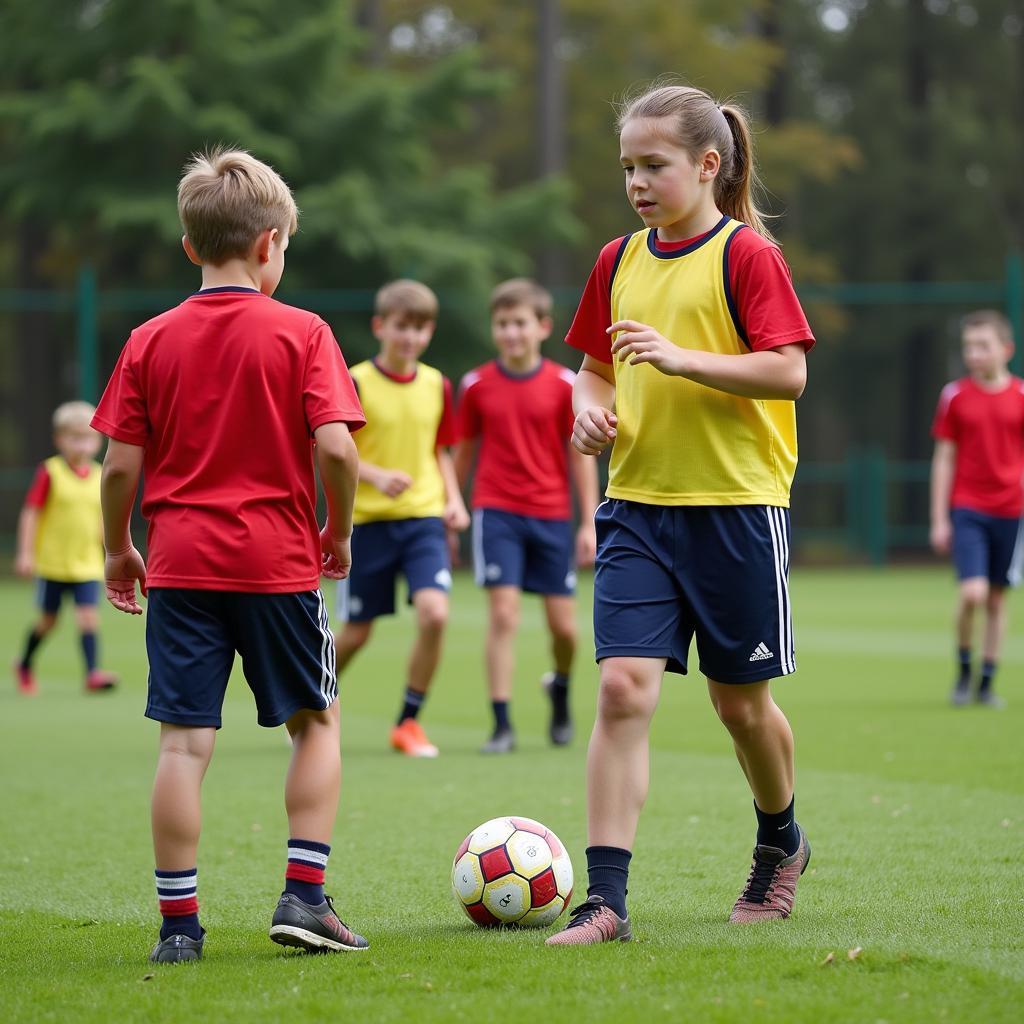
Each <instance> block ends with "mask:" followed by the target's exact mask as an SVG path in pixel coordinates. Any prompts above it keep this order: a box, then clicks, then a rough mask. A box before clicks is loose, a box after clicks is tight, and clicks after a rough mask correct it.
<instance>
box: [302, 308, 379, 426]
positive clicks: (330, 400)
mask: <svg viewBox="0 0 1024 1024" xmlns="http://www.w3.org/2000/svg"><path fill="white" fill-rule="evenodd" d="M302 398H303V403H304V406H305V411H306V422H307V423H308V424H309V432H310V433H311V434H312V433H313V431H315V430H316V429H317V427H322V426H323V425H324V424H325V423H339V422H340V423H344V424H345V425H346V426H347V427H348V429H349V430H352V431H355V430H358V429H359V428H360V427H365V426H366V416H365V415H363V407H362V405H360V404H359V396H358V395H357V394H356V389H355V386H354V385H353V383H352V377H351V376H350V375H349V372H348V367H347V366H346V365H345V357H344V356H343V355H342V354H341V349H340V348H339V347H338V342H337V341H336V340H335V337H334V335H333V334H332V333H331V329H330V327H328V326H327V324H325V323H324V322H323V321H322V320H319V321H317V323H316V324H315V326H314V327H313V329H312V332H311V334H310V338H309V345H308V347H307V350H306V369H305V375H304V379H303V382H302Z"/></svg>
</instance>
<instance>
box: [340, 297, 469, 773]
mask: <svg viewBox="0 0 1024 1024" xmlns="http://www.w3.org/2000/svg"><path fill="white" fill-rule="evenodd" d="M374 309H375V313H374V317H373V321H372V327H373V333H374V336H375V337H376V338H377V341H378V342H379V343H380V353H379V355H377V356H376V357H375V358H374V359H368V360H366V361H365V362H362V363H359V364H357V365H356V366H353V367H352V379H353V380H354V381H355V385H356V388H357V389H358V391H359V397H360V400H361V402H362V404H363V408H364V409H365V410H366V419H367V425H366V427H365V428H364V429H363V430H361V431H360V432H359V434H358V436H357V437H356V448H357V449H358V450H359V487H358V490H357V491H356V505H355V514H354V522H355V529H354V531H353V533H352V573H351V574H350V575H349V576H348V578H347V579H345V580H343V581H342V582H341V583H340V584H339V587H338V617H339V618H340V619H341V621H342V622H343V623H344V626H342V628H341V629H340V630H339V631H338V632H337V634H336V638H335V639H336V643H337V657H338V672H339V673H342V672H344V671H345V668H346V667H347V666H348V664H349V662H350V661H351V660H352V658H353V657H354V656H355V655H356V653H357V652H358V651H359V650H360V649H361V648H362V647H363V646H364V645H365V644H366V642H367V641H368V640H369V639H370V634H371V632H372V631H373V623H374V620H375V619H377V618H378V617H379V616H381V615H393V614H394V611H395V578H396V576H397V575H398V574H399V573H401V574H402V575H403V576H404V577H405V580H406V584H407V587H408V594H409V603H410V604H411V605H412V606H413V608H414V609H415V612H416V639H415V640H414V641H413V647H412V651H411V652H410V655H409V661H408V666H407V669H406V676H405V688H404V691H403V695H402V701H401V708H400V710H399V713H398V718H397V719H396V721H395V725H394V727H393V728H392V730H391V746H392V747H393V748H394V749H395V750H397V751H399V753H402V754H405V755H406V756H408V757H437V747H436V746H434V744H433V743H431V742H430V740H429V739H428V738H427V735H426V733H425V732H424V731H423V727H422V725H420V722H419V717H418V716H419V714H420V711H421V710H422V708H423V704H424V702H425V701H426V699H427V692H428V691H429V689H430V684H431V682H432V680H433V678H434V674H435V672H436V671H437V666H438V662H439V661H440V659H441V648H442V644H443V641H444V630H445V625H446V624H447V622H448V592H449V591H450V590H451V585H452V573H451V556H450V554H449V550H448V535H447V531H448V530H464V529H466V527H467V526H468V525H469V514H468V513H467V512H466V506H465V505H464V504H463V501H462V495H461V494H460V493H459V486H458V482H457V481H456V479H455V470H454V467H453V466H452V460H451V456H450V455H449V454H448V446H449V445H451V444H454V442H455V420H454V411H453V408H452V389H451V384H450V383H449V381H448V379H447V378H446V377H444V376H442V374H441V373H440V372H439V371H438V370H435V369H434V368H433V367H432V366H427V365H426V364H425V363H421V362H420V356H421V355H422V354H423V353H424V351H426V348H427V346H428V345H429V344H430V339H431V337H432V336H433V334H434V327H435V325H436V323H437V313H438V305H437V297H436V296H435V295H434V293H433V292H432V291H431V290H430V289H429V288H428V287H427V286H426V285H424V284H420V283H419V282H418V281H408V280H400V281H392V282H391V283H390V284H386V285H384V287H383V288H381V289H380V291H379V292H377V297H376V301H375V304H374Z"/></svg>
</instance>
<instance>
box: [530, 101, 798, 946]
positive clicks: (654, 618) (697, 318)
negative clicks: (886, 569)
mask: <svg viewBox="0 0 1024 1024" xmlns="http://www.w3.org/2000/svg"><path fill="white" fill-rule="evenodd" d="M618 127H619V149H620V163H621V167H622V173H623V175H624V178H625V186H626V195H627V197H628V199H629V202H630V205H631V206H632V207H633V209H634V210H635V211H636V213H637V215H638V216H639V217H640V219H641V220H642V221H643V223H644V227H643V229H642V230H640V231H637V232H635V233H634V234H631V235H626V236H625V237H624V238H618V239H615V240H614V241H612V242H609V243H608V244H607V245H606V246H605V247H604V249H603V250H602V251H601V254H600V256H599V257H598V261H597V265H596V266H595V268H594V270H593V271H592V273H591V276H590V280H589V281H588V282H587V286H586V289H585V291H584V293H583V298H582V299H581V301H580V305H579V308H578V310H577V312H576V318H575V320H574V321H573V324H572V327H571V328H570V330H569V334H568V338H567V341H568V342H569V344H570V345H573V346H574V347H576V348H579V349H582V350H583V352H584V353H585V355H584V359H583V365H582V368H581V370H580V373H579V374H578V376H577V378H576V385H575V393H574V404H575V407H576V410H577V417H576V424H575V427H574V429H573V444H574V445H575V446H576V447H577V448H578V450H579V451H581V452H584V453H585V454H588V455H598V454H600V453H601V452H602V451H604V450H605V449H606V448H607V447H608V446H609V445H611V446H612V456H611V465H610V468H609V479H608V491H607V494H608V500H607V501H605V502H604V504H602V505H601V507H600V508H599V509H598V512H597V517H596V519H597V563H596V565H597V568H596V573H595V578H594V633H595V643H596V646H597V659H598V661H599V662H600V666H601V668H600V674H601V682H600V691H599V694H598V712H597V721H596V723H595V725H594V732H593V735H592V736H591V740H590V749H589V751H588V757H587V804H588V807H587V816H588V833H589V841H590V846H589V847H588V849H587V868H588V874H589V888H588V895H587V899H586V901H585V902H584V903H582V904H581V905H580V906H578V907H576V908H575V909H574V910H573V912H572V914H571V918H570V921H569V923H568V925H567V926H566V928H565V929H564V930H563V931H561V932H559V933H557V934H556V935H553V936H552V937H551V938H550V939H548V943H549V944H550V945H591V944H594V943H600V942H611V941H623V942H624V941H627V940H628V939H630V938H631V937H632V929H631V926H630V922H629V918H628V916H627V913H626V885H627V878H628V872H629V863H630V860H631V858H632V848H633V843H634V840H635V837H636V830H637V824H638V822H639V819H640V811H641V809H642V807H643V803H644V800H645V799H646V796H647V787H648V778H649V763H648V762H649V751H648V736H649V730H650V721H651V718H652V716H653V714H654V711H655V708H656V706H657V704H658V696H659V693H660V691H661V686H662V682H663V677H664V675H665V672H666V670H667V671H670V672H678V673H685V672H686V669H687V658H688V654H689V647H690V642H691V640H692V639H693V637H694V636H696V640H697V652H698V654H699V657H700V671H701V673H702V674H703V675H704V676H705V677H706V679H707V689H708V695H709V697H710V698H711V703H712V705H713V706H714V709H715V711H716V712H717V714H718V717H719V719H720V720H721V722H722V724H723V725H724V726H725V727H726V729H728V731H729V734H730V736H731V738H732V741H733V746H734V749H735V751H736V756H737V758H738V760H739V763H740V767H741V768H742V770H743V773H744V775H745V776H746V779H747V782H748V784H749V786H750V789H751V791H752V793H753V797H754V813H755V817H756V821H757V838H756V840H755V847H754V857H753V864H752V866H751V870H750V874H749V875H748V878H747V882H746V884H745V885H744V886H743V889H742V891H741V893H740V895H739V898H738V899H737V900H736V902H735V904H734V905H733V908H732V913H731V914H730V917H729V920H730V921H732V922H734V923H748V922H758V921H771V920H778V919H781V918H785V917H788V916H789V914H790V911H791V910H792V908H793V903H794V900H795V899H796V886H797V881H798V880H799V878H800V875H801V873H802V872H803V870H804V869H805V868H806V866H807V862H808V860H809V859H810V847H809V845H808V843H807V838H806V836H805V835H804V832H803V829H801V828H800V826H799V825H798V824H797V822H796V818H795V816H794V796H793V792H794V788H793V787H794V763H793V733H792V731H791V729H790V727H789V723H788V722H787V720H786V717H785V715H784V714H783V713H782V710H781V709H780V708H779V707H778V706H777V705H776V704H775V702H774V700H773V699H772V693H771V688H770V683H769V681H770V680H771V679H773V678H775V677H776V676H783V675H788V674H789V673H791V672H793V671H795V669H796V660H795V655H794V648H793V629H792V620H791V617H790V605H789V591H788V583H787V577H788V572H789V539H790V525H789V491H790V484H791V482H792V479H793V473H794V470H795V468H796V459H797V445H796V413H795V408H794V400H795V399H796V398H798V397H799V396H800V394H801V393H802V392H803V389H804V384H805V382H806V374H807V369H806V359H805V354H806V352H807V350H808V349H809V348H810V347H811V345H812V344H813V336H812V334H811V331H810V328H809V327H808V325H807V320H806V318H805V317H804V314H803V311H802V310H801V308H800V303H799V301H798V300H797V298H796V295H795V293H794V291H793V285H792V282H791V280H790V275H789V270H788V268H787V266H786V264H785V261H784V260H783V258H782V253H781V252H780V250H779V248H778V246H777V245H775V244H774V243H773V241H772V240H771V238H770V236H769V235H768V232H767V230H766V228H765V226H764V222H763V218H762V216H761V215H760V213H759V212H758V210H757V208H756V206H755V204H754V201H753V189H754V187H755V185H756V178H755V174H754V165H753V153H752V146H751V139H750V131H749V128H748V127H747V121H746V117H745V116H744V114H743V112H742V111H741V110H740V109H739V108H737V107H734V106H731V105H727V104H719V103H717V102H716V101H715V100H714V99H712V98H711V97H710V96H709V95H708V94H707V93H705V92H703V91H702V90H700V89H694V88H689V87H685V86H679V85H666V86H655V87H653V88H651V89H649V90H648V91H646V92H645V93H643V94H642V95H640V96H638V97H636V98H635V99H633V100H631V101H629V102H628V103H626V104H625V105H624V107H623V109H622V111H621V113H620V116H619V124H618Z"/></svg>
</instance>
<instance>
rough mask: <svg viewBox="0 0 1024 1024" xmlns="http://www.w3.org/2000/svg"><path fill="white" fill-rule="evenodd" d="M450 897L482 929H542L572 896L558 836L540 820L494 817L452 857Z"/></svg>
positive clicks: (566, 857) (565, 857) (569, 871)
mask: <svg viewBox="0 0 1024 1024" xmlns="http://www.w3.org/2000/svg"><path fill="white" fill-rule="evenodd" d="M452 892H453V894H454V895H455V898H456V900H458V902H459V906H460V907H462V909H463V910H465V912H466V913H467V914H468V915H469V916H470V917H471V918H472V919H473V920H474V921H475V922H476V923H477V924H478V925H480V927H482V928H493V927H495V926H496V925H503V924H515V925H519V926H521V927H526V928H542V927H544V926H545V925H549V924H551V922H552V921H554V920H555V919H556V918H557V917H558V915H559V914H561V912H562V911H563V910H564V909H565V906H566V904H567V903H568V902H569V899H570V898H571V897H572V863H571V862H570V860H569V854H568V853H566V851H565V847H564V846H563V845H562V843H561V842H560V841H559V838H558V836H556V835H555V833H554V832H552V831H551V829H549V828H545V827H544V826H543V825H542V824H541V823H540V822H539V821H534V820H533V819H532V818H492V819H491V820H490V821H485V822H484V823H483V824H482V825H480V826H479V827H478V828H475V829H473V831H472V832H470V833H469V835H468V836H466V838H465V839H464V840H463V842H462V845H461V846H460V847H459V849H458V852H457V853H456V854H455V863H454V864H453V865H452Z"/></svg>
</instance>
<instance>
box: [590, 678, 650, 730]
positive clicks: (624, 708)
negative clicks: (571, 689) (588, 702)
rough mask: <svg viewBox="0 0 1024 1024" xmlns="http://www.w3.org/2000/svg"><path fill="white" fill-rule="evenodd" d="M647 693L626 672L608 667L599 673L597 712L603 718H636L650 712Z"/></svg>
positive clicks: (637, 681) (638, 682)
mask: <svg viewBox="0 0 1024 1024" xmlns="http://www.w3.org/2000/svg"><path fill="white" fill-rule="evenodd" d="M648 705H649V700H648V697H647V694H646V692H645V690H644V688H643V686H642V685H641V684H640V681H639V680H637V679H634V678H633V676H631V675H630V674H629V673H628V672H625V671H623V670H621V669H610V670H606V671H604V672H602V673H601V689H600V691H599V693H598V701H597V708H598V714H599V716H600V717H601V718H603V719H605V720H616V719H625V718H636V717H639V716H644V715H647V714H649V713H650V711H651V710H652V709H651V708H649V706H648Z"/></svg>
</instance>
